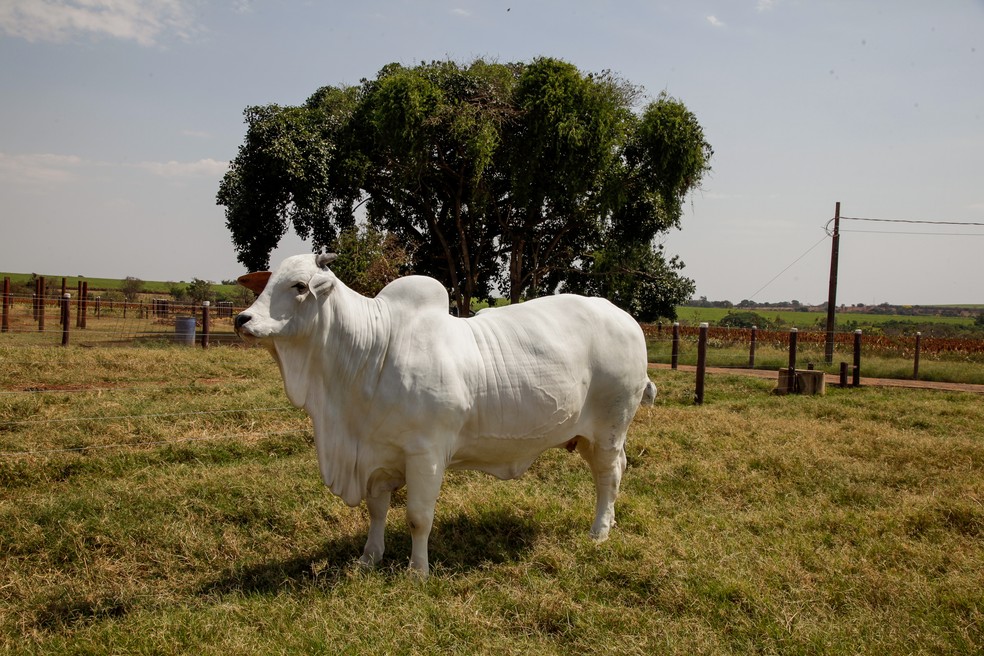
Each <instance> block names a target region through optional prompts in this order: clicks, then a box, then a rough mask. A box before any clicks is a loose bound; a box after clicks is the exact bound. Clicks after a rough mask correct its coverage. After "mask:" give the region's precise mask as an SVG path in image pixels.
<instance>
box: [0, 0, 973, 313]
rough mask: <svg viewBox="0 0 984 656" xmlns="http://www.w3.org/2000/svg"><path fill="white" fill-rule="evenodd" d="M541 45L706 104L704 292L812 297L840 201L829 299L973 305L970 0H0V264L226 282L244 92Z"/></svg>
mask: <svg viewBox="0 0 984 656" xmlns="http://www.w3.org/2000/svg"><path fill="white" fill-rule="evenodd" d="M539 56H549V57H557V58H560V59H564V60H566V61H568V62H570V63H572V64H574V65H576V66H577V67H578V68H579V69H580V70H582V71H584V72H591V71H601V70H611V71H613V72H615V73H616V74H618V75H619V76H621V77H622V78H624V79H626V80H627V81H629V82H631V83H633V84H636V85H638V86H641V87H643V88H644V90H645V92H646V94H647V97H648V98H650V99H652V98H655V97H657V96H658V95H659V94H660V93H661V92H664V91H665V92H666V93H668V94H669V95H670V96H672V97H674V98H677V99H679V100H681V101H682V102H683V103H684V104H685V105H686V106H687V107H688V108H689V109H690V111H692V112H693V113H694V114H695V115H696V117H697V119H698V121H699V122H700V124H701V126H702V127H703V129H704V134H705V137H706V139H707V141H708V142H709V143H710V144H711V146H712V147H713V149H714V156H713V158H712V160H711V167H712V171H711V172H710V173H709V174H708V175H707V176H706V178H705V179H704V181H703V184H702V186H701V189H699V190H697V191H695V192H694V193H693V194H692V195H691V196H690V197H689V198H688V199H687V202H686V209H685V214H684V217H683V221H682V229H681V230H679V231H673V232H671V233H670V234H668V235H666V236H665V238H664V239H663V240H662V241H663V245H664V248H665V250H666V253H667V254H668V255H679V256H680V259H681V260H683V262H684V263H685V264H686V268H685V269H684V272H683V273H684V275H686V276H687V277H690V278H692V279H693V280H694V281H695V283H696V287H697V292H696V295H697V296H706V297H707V298H708V299H709V300H730V301H732V302H734V303H738V302H739V301H741V300H744V299H749V300H753V301H759V302H776V301H784V300H798V301H800V302H802V303H811V304H819V303H822V302H824V301H826V299H827V286H828V276H829V271H830V247H831V240H830V238H829V237H828V236H827V233H826V232H825V226H826V225H827V224H828V223H829V221H830V220H831V219H832V218H833V216H834V212H835V204H836V203H837V202H840V203H841V216H842V217H850V218H845V219H844V220H842V222H841V229H842V234H841V239H840V244H841V248H840V258H839V261H840V266H839V271H838V294H837V302H838V304H852V305H853V304H857V303H864V304H878V303H891V304H910V305H930V304H957V303H977V304H984V284H982V283H984V258H982V257H981V252H982V247H984V0H940V1H939V2H932V3H929V2H924V1H918V0H865V1H863V2H862V1H857V0H825V1H821V0H707V1H704V0H690V1H686V2H685V1H682V0H681V1H665V2H660V1H659V0H648V1H643V0H625V1H617V0H594V1H587V0H527V1H523V0H501V1H500V0H493V1H481V0H446V1H432V0H416V1H411V0H361V1H360V2H338V1H330V2H328V1H326V2H317V1H315V0H305V1H294V0H282V1H273V0H230V1H224V0H156V1H154V0H0V62H2V63H0V89H2V95H0V213H2V223H0V271H8V272H18V273H30V272H35V273H39V274H46V275H56V276H62V275H84V276H88V277H113V278H122V277H125V276H135V277H137V278H141V279H143V280H166V281H186V282H187V281H191V280H192V279H193V278H201V279H205V280H212V281H220V280H224V279H230V278H235V277H237V276H239V275H241V274H242V273H245V270H244V269H243V267H242V266H241V265H240V264H239V263H238V261H237V260H236V253H235V249H234V247H233V245H232V242H231V239H230V235H229V232H228V229H227V228H226V227H225V215H224V208H223V207H221V206H218V205H216V202H215V195H216V191H217V190H218V185H219V181H220V180H221V178H222V175H223V174H224V173H225V171H226V168H227V166H228V162H229V160H231V159H232V158H234V157H235V155H236V153H237V151H238V148H239V146H240V145H241V144H242V142H243V137H244V135H245V129H246V126H245V124H244V122H243V110H244V109H245V108H246V107H248V106H251V105H264V104H269V103H276V104H280V105H297V104H300V103H302V102H303V101H304V100H305V99H306V98H307V97H308V96H310V95H311V94H312V93H313V92H314V91H315V90H317V89H318V88H319V87H321V86H325V85H332V86H338V85H346V84H358V83H359V81H360V80H361V79H363V78H369V79H372V78H374V77H375V76H376V74H377V73H378V71H379V70H380V69H381V68H382V67H383V66H384V65H386V64H388V63H391V62H399V63H402V64H405V65H415V64H417V63H419V62H422V61H432V60H447V59H451V60H454V61H457V62H460V63H468V62H470V61H472V60H474V59H476V58H484V59H486V60H490V61H498V62H503V63H505V62H514V61H525V62H528V61H532V60H533V59H534V58H536V57H539ZM858 218H880V219H890V220H891V222H870V221H857V220H854V219H858ZM899 221H931V222H934V223H901V222H899ZM939 222H949V224H941V223H939ZM973 224H977V225H973ZM308 251H310V246H309V245H308V244H305V243H304V242H302V241H300V240H299V239H298V238H296V237H294V236H293V235H292V236H290V237H287V238H285V239H284V240H283V241H282V242H281V245H280V247H278V249H277V250H276V251H275V252H274V254H273V256H272V263H273V264H274V265H276V263H277V262H279V261H280V260H281V259H283V257H286V256H287V255H291V254H294V253H299V252H308Z"/></svg>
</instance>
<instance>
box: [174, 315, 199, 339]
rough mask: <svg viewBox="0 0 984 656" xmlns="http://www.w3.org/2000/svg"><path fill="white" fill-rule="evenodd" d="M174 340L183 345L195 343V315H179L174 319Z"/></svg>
mask: <svg viewBox="0 0 984 656" xmlns="http://www.w3.org/2000/svg"><path fill="white" fill-rule="evenodd" d="M174 341H175V342H176V343H178V344H180V345H182V346H194V345H195V317H178V318H176V319H175V320H174Z"/></svg>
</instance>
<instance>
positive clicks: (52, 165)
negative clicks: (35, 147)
mask: <svg viewBox="0 0 984 656" xmlns="http://www.w3.org/2000/svg"><path fill="white" fill-rule="evenodd" d="M83 163H84V162H83V160H82V158H81V157H77V156H75V155H54V154H50V153H38V154H28V155H8V154H6V153H0V177H2V178H3V179H5V180H6V181H8V182H15V183H17V184H28V185H30V184H38V183H50V182H68V181H71V180H73V179H74V178H75V171H76V170H77V169H78V168H79V167H80V166H82V165H83Z"/></svg>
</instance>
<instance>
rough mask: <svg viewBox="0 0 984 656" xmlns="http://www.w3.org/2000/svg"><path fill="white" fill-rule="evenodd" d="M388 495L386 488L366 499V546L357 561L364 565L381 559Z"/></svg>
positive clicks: (372, 563)
mask: <svg viewBox="0 0 984 656" xmlns="http://www.w3.org/2000/svg"><path fill="white" fill-rule="evenodd" d="M390 496H391V492H390V490H389V489H386V490H383V491H380V492H378V493H377V494H374V495H372V496H370V497H368V498H367V499H366V507H367V508H368V509H369V537H368V539H367V540H366V548H365V549H363V550H362V557H361V558H359V563H360V564H362V565H365V566H366V567H373V566H374V565H376V564H378V563H379V561H380V560H382V559H383V552H384V551H385V548H386V547H385V545H384V534H385V532H386V514H387V513H388V512H389V506H390Z"/></svg>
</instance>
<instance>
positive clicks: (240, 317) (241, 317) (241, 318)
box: [236, 312, 253, 335]
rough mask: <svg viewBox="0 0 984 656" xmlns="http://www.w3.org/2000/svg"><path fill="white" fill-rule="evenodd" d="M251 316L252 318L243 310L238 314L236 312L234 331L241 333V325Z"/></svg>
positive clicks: (246, 322)
mask: <svg viewBox="0 0 984 656" xmlns="http://www.w3.org/2000/svg"><path fill="white" fill-rule="evenodd" d="M252 318H253V317H252V315H249V314H246V313H245V312H240V313H239V314H237V315H236V333H237V334H240V335H241V334H242V333H243V330H244V328H243V326H245V325H246V324H248V323H249V322H250V320H251V319H252ZM247 332H248V331H247Z"/></svg>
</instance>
